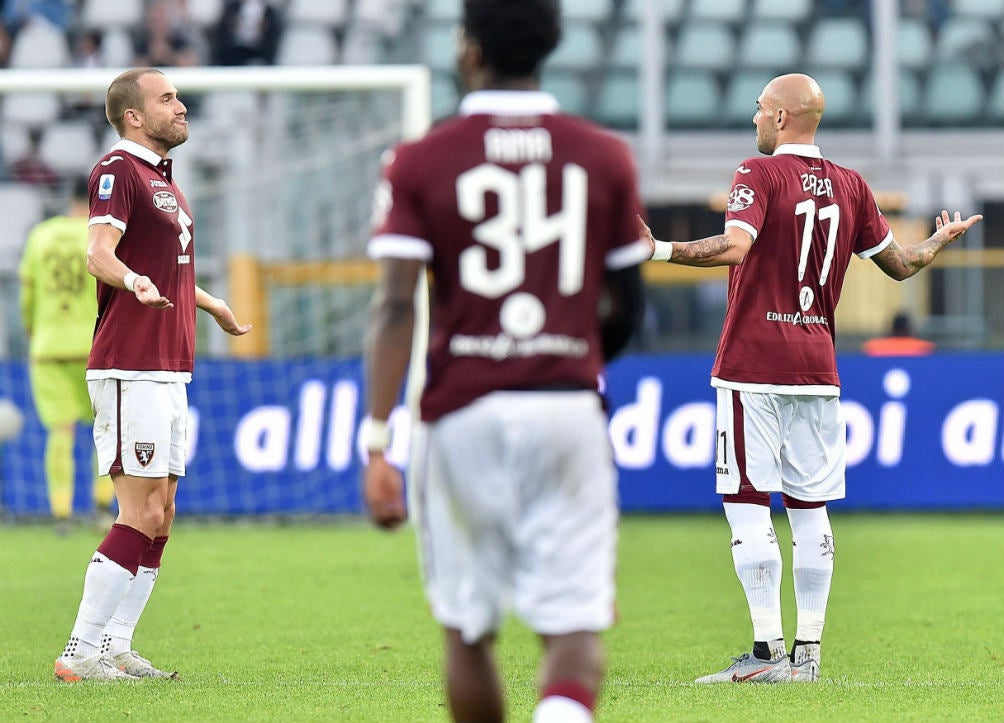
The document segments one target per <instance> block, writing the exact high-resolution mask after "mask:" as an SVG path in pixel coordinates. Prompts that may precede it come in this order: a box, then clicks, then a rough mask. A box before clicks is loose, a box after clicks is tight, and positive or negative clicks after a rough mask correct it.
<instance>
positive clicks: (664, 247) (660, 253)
mask: <svg viewBox="0 0 1004 723" xmlns="http://www.w3.org/2000/svg"><path fill="white" fill-rule="evenodd" d="M672 258H673V242H672V241H656V242H655V252H654V253H653V254H652V260H653V261H669V260H670V259H672Z"/></svg>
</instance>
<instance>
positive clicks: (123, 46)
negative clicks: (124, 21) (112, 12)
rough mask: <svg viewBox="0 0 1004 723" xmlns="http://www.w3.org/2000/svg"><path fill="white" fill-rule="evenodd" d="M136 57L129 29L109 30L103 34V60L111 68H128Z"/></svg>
mask: <svg viewBox="0 0 1004 723" xmlns="http://www.w3.org/2000/svg"><path fill="white" fill-rule="evenodd" d="M135 55H136V48H135V46H134V45H133V42H132V37H131V36H130V35H129V30H128V28H122V27H119V28H108V29H107V30H105V31H104V32H103V33H102V34H101V60H102V61H103V62H104V64H105V65H106V66H108V67H109V68H127V67H129V65H130V64H131V63H132V59H133V57H134V56H135Z"/></svg>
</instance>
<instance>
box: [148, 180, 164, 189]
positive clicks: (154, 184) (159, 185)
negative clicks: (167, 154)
mask: <svg viewBox="0 0 1004 723" xmlns="http://www.w3.org/2000/svg"><path fill="white" fill-rule="evenodd" d="M150 188H167V181H161V180H159V179H156V178H151V179H150Z"/></svg>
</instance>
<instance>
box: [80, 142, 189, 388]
mask: <svg viewBox="0 0 1004 723" xmlns="http://www.w3.org/2000/svg"><path fill="white" fill-rule="evenodd" d="M89 186H90V223H91V224H99V223H107V224H111V225H112V226H114V227H115V228H117V229H119V230H121V231H122V232H123V233H122V238H121V239H120V240H119V243H118V246H117V247H116V248H115V254H116V255H117V256H118V257H119V259H121V260H122V262H123V263H124V264H125V265H126V266H128V267H129V268H130V269H132V270H133V271H135V272H136V273H137V274H141V275H145V276H149V277H150V280H151V281H153V283H154V284H155V285H156V286H157V289H158V290H159V291H160V293H161V295H162V296H164V297H166V298H168V299H170V300H171V301H172V302H173V303H174V308H171V309H154V308H151V307H149V306H145V305H143V304H141V303H140V302H139V301H138V300H137V299H136V296H135V295H134V294H133V293H132V292H130V291H126V290H123V289H118V288H115V287H114V286H109V285H108V284H105V283H102V282H101V281H98V320H97V325H96V326H95V329H94V344H93V346H92V347H91V355H90V358H89V359H88V362H87V369H88V372H87V378H88V379H100V378H109V377H111V378H118V379H153V380H157V381H189V380H190V379H191V373H192V367H193V364H194V360H195V243H194V236H193V232H194V221H193V220H192V212H191V210H190V209H189V207H188V202H187V201H186V200H185V196H184V195H183V194H182V193H181V190H180V189H179V188H178V187H177V185H176V184H175V183H174V179H173V178H172V176H171V161H170V160H162V159H161V158H160V156H159V155H158V154H156V153H154V152H153V151H151V150H150V149H148V148H145V147H143V146H141V145H139V144H138V143H134V142H132V141H126V140H123V141H119V142H118V143H116V144H115V146H113V147H112V150H111V151H110V152H109V153H107V154H106V155H105V156H104V157H103V158H102V159H101V160H100V161H99V162H98V163H97V165H96V166H95V167H94V170H93V171H91V177H90V183H89Z"/></svg>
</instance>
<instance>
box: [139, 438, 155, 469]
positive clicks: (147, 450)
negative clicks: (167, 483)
mask: <svg viewBox="0 0 1004 723" xmlns="http://www.w3.org/2000/svg"><path fill="white" fill-rule="evenodd" d="M154 446H155V445H154V443H153V442H136V461H137V462H139V463H140V464H141V465H143V466H144V467H146V466H147V465H148V464H150V462H152V461H153V450H154Z"/></svg>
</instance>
